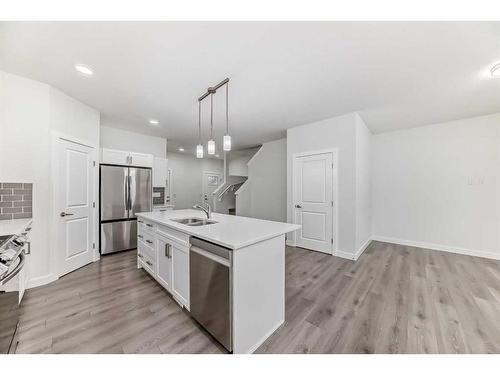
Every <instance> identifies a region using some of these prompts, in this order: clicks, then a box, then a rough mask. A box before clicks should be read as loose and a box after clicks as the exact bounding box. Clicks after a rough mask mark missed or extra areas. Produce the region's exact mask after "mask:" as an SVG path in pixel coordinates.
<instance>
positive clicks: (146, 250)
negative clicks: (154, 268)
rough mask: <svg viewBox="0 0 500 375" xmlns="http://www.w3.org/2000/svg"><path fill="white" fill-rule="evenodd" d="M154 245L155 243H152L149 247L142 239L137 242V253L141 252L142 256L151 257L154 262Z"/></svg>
mask: <svg viewBox="0 0 500 375" xmlns="http://www.w3.org/2000/svg"><path fill="white" fill-rule="evenodd" d="M155 245H156V244H155V243H153V246H152V247H151V246H149V245H146V244H145V243H144V242H142V241H138V242H137V253H138V254H143V255H144V256H147V257H148V258H151V260H152V261H153V262H154V261H155V260H156V246H155ZM139 258H140V257H139Z"/></svg>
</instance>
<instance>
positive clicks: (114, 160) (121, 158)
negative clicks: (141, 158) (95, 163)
mask: <svg viewBox="0 0 500 375" xmlns="http://www.w3.org/2000/svg"><path fill="white" fill-rule="evenodd" d="M129 155H130V152H128V151H122V150H111V149H109V148H103V149H101V163H104V164H119V165H127V164H128V161H129Z"/></svg>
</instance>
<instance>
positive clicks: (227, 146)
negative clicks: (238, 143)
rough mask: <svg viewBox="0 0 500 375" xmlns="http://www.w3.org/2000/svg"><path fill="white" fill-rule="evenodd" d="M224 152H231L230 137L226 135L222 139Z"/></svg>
mask: <svg viewBox="0 0 500 375" xmlns="http://www.w3.org/2000/svg"><path fill="white" fill-rule="evenodd" d="M223 144H224V146H223V148H224V151H231V136H230V135H229V134H226V135H225V136H224V138H223Z"/></svg>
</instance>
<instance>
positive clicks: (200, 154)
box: [196, 101, 203, 159]
mask: <svg viewBox="0 0 500 375" xmlns="http://www.w3.org/2000/svg"><path fill="white" fill-rule="evenodd" d="M196 157H197V158H198V159H202V158H203V145H202V144H201V101H198V145H197V146H196Z"/></svg>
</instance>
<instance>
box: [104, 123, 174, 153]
mask: <svg viewBox="0 0 500 375" xmlns="http://www.w3.org/2000/svg"><path fill="white" fill-rule="evenodd" d="M101 147H104V148H112V149H116V150H126V151H132V152H142V153H145V154H153V155H154V156H157V157H159V158H165V157H166V155H167V139H166V138H161V137H153V136H151V135H145V134H139V133H134V132H130V131H127V130H122V129H118V128H113V127H109V126H103V125H101Z"/></svg>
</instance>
